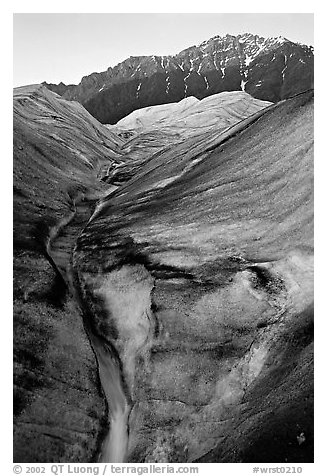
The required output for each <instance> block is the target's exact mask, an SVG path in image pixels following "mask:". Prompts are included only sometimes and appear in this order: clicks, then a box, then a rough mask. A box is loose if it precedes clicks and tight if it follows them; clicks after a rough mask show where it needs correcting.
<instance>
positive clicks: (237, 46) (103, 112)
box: [47, 33, 313, 124]
mask: <svg viewBox="0 0 327 476" xmlns="http://www.w3.org/2000/svg"><path fill="white" fill-rule="evenodd" d="M312 83H313V52H312V48H311V47H308V46H305V45H300V44H298V43H294V42H292V41H289V40H288V39H287V38H284V37H275V38H264V37H261V36H258V35H253V34H251V33H243V34H240V35H237V36H233V35H225V36H219V35H217V36H214V37H212V38H210V39H209V40H206V41H203V42H202V43H200V44H199V45H193V46H191V47H189V48H186V49H184V50H182V51H181V52H179V53H177V54H175V55H167V56H157V55H151V56H130V57H129V58H128V59H126V60H125V61H123V62H121V63H119V64H117V65H116V66H114V67H109V68H108V69H107V70H106V71H104V72H102V73H92V74H91V75H89V76H84V77H83V78H82V80H81V82H80V83H79V84H78V85H77V86H74V85H70V86H67V87H66V89H65V87H63V86H64V85H60V88H59V86H57V85H47V86H48V87H49V88H50V89H52V90H54V91H55V92H58V93H59V94H61V95H63V96H64V97H65V98H66V99H71V100H77V101H79V102H81V103H82V104H83V105H84V106H85V107H86V108H87V109H88V110H89V112H91V114H93V115H94V116H95V117H96V118H97V119H99V120H100V121H101V122H105V123H111V124H112V123H114V122H117V121H118V120H119V119H121V118H122V117H124V116H126V115H127V114H129V113H130V112H132V111H133V110H135V109H139V108H141V107H146V106H148V105H155V104H165V103H170V102H176V101H180V100H181V99H183V98H185V97H188V96H190V95H193V96H195V97H197V98H198V99H202V98H203V97H206V96H210V95H212V94H217V93H219V92H222V91H241V90H243V91H246V92H248V93H250V94H251V95H252V96H254V97H256V98H258V99H263V100H268V101H278V100H280V99H283V98H284V97H288V96H290V95H294V94H296V93H298V92H301V91H304V90H306V89H309V88H310V87H312Z"/></svg>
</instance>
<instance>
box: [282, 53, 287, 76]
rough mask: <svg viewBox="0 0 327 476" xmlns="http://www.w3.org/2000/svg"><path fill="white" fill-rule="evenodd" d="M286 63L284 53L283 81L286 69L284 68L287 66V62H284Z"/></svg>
mask: <svg viewBox="0 0 327 476" xmlns="http://www.w3.org/2000/svg"><path fill="white" fill-rule="evenodd" d="M286 63H287V57H286V55H284V65H285V66H284V68H283V70H282V77H283V81H284V79H285V70H286V68H287V64H286Z"/></svg>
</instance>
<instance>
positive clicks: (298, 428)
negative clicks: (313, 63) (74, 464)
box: [74, 92, 313, 462]
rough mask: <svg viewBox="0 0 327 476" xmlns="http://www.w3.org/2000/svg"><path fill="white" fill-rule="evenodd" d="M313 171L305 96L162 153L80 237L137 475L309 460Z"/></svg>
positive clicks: (77, 259) (85, 289) (82, 281)
mask: <svg viewBox="0 0 327 476" xmlns="http://www.w3.org/2000/svg"><path fill="white" fill-rule="evenodd" d="M312 159H313V99H312V92H307V93H304V94H301V95H299V96H296V97H294V98H292V99H289V100H287V101H285V102H282V103H280V104H278V105H277V106H274V107H271V108H268V109H267V110H266V111H264V112H259V113H258V114H256V115H255V117H254V118H252V119H250V120H246V121H245V122H244V123H243V124H242V123H241V124H239V125H237V126H234V127H232V128H231V129H230V130H229V131H228V132H226V133H224V134H223V135H222V136H220V139H219V138H217V137H215V139H212V140H211V142H210V140H209V141H205V139H204V138H202V139H201V140H197V139H196V138H195V139H189V140H186V141H184V142H183V143H181V144H177V145H175V146H174V147H172V148H171V149H166V150H164V151H162V152H161V153H160V154H156V155H155V156H154V157H153V158H152V159H151V160H149V161H148V162H147V163H146V164H145V165H144V167H143V168H142V171H141V172H140V173H138V174H137V175H136V176H135V177H134V178H132V179H131V180H130V181H129V182H128V183H127V184H126V185H124V186H122V187H121V188H120V189H119V190H117V191H116V192H115V194H114V195H113V196H111V197H109V198H108V199H103V200H102V205H101V206H99V207H98V208H97V212H96V214H95V215H94V216H93V218H92V220H91V221H90V222H89V224H88V225H87V226H86V228H85V229H84V231H83V232H82V234H81V235H80V237H79V239H78V242H77V246H76V248H75V252H74V270H75V272H76V274H77V278H78V282H79V285H80V289H81V292H82V299H83V300H84V301H83V302H87V303H88V304H89V308H90V312H91V313H92V314H93V324H94V327H95V329H97V332H98V333H99V335H102V336H103V337H104V338H106V339H109V341H110V342H111V343H112V345H113V346H114V348H115V350H116V352H117V353H118V356H119V360H120V364H121V366H122V377H123V385H124V388H125V394H126V395H127V396H128V398H129V399H130V402H131V408H132V409H131V413H130V417H129V429H130V434H129V442H128V451H127V460H128V461H138V462H142V461H194V460H200V461H235V462H239V461H265V462H271V461H278V462H285V461H288V462H295V461H298V462H299V461H312V459H313V443H312V441H313V431H312V423H313V422H312V385H313V374H312V339H313V335H312V318H313V308H312V303H313V290H312V283H313V269H312V246H313V242H312V238H313V236H312V235H313V206H312V169H313V161H312ZM100 310H101V312H99V311H100Z"/></svg>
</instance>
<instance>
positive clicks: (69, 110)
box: [14, 85, 121, 462]
mask: <svg viewBox="0 0 327 476" xmlns="http://www.w3.org/2000/svg"><path fill="white" fill-rule="evenodd" d="M120 145H121V140H120V139H119V137H117V136H116V135H115V134H113V133H112V132H110V131H108V130H107V129H106V128H105V127H103V126H102V125H101V124H99V123H98V122H97V121H96V120H95V119H94V118H93V117H92V116H90V115H89V114H88V113H87V111H85V110H84V108H83V107H82V106H81V105H80V104H78V103H72V102H68V101H65V100H63V99H62V98H60V97H59V96H57V95H55V94H54V93H52V92H50V91H49V90H47V89H46V88H45V87H42V86H38V85H36V86H29V87H24V88H17V89H15V90H14V461H16V462H67V461H76V462H77V461H79V462H85V461H91V460H92V459H94V458H96V457H97V454H98V451H99V447H100V443H101V440H102V432H103V429H104V427H105V426H106V424H107V423H106V421H107V411H106V406H105V399H104V397H103V394H102V390H101V387H100V382H99V380H98V374H97V365H96V359H95V356H94V353H93V352H92V349H91V346H90V342H89V340H88V339H87V336H86V333H85V330H84V327H83V321H82V318H81V315H80V313H79V310H78V306H76V303H75V302H74V300H73V298H72V296H71V291H72V290H71V288H69V283H70V258H71V253H72V248H73V246H74V244H75V241H76V238H77V236H78V234H79V233H80V231H81V229H82V228H83V227H84V226H85V225H86V223H87V221H88V220H89V218H90V216H91V215H92V213H93V209H94V206H95V202H96V200H97V199H98V198H99V197H100V196H101V195H103V194H107V193H108V192H109V191H110V187H109V188H108V186H107V185H105V184H104V183H101V182H99V180H98V175H99V174H101V170H102V168H103V167H104V168H108V167H109V166H111V165H112V166H113V165H114V164H115V163H119V162H120V161H121V154H120V152H119V148H120Z"/></svg>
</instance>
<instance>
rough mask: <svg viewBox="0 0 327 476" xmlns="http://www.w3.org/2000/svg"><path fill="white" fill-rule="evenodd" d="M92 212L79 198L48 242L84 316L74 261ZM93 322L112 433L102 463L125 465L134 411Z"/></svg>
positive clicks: (117, 366)
mask: <svg viewBox="0 0 327 476" xmlns="http://www.w3.org/2000/svg"><path fill="white" fill-rule="evenodd" d="M92 211H93V210H90V208H89V207H88V205H87V202H85V201H84V197H83V196H82V197H81V196H79V197H78V199H77V200H74V210H73V211H72V212H70V213H69V214H68V215H66V216H65V217H63V218H62V220H60V222H59V223H57V224H56V225H55V226H54V227H53V228H52V229H50V230H49V234H48V239H47V241H46V243H45V245H46V252H47V256H48V258H49V261H50V262H51V264H52V266H54V267H55V269H56V272H57V273H59V274H60V275H61V276H62V278H63V280H64V281H65V283H66V285H67V286H68V287H69V289H70V291H71V293H72V295H73V296H74V299H75V301H76V303H77V305H78V307H79V308H80V311H81V314H84V303H83V299H82V297H81V292H80V289H79V286H78V279H77V280H76V276H75V272H74V269H73V266H72V265H71V258H72V254H73V250H74V247H75V243H76V240H77V238H78V234H79V233H80V231H81V229H83V227H84V226H85V225H86V224H87V222H88V221H89V219H90V216H91V215H92ZM76 221H77V222H78V225H79V226H78V227H76ZM90 319H91V316H88V317H87V318H85V317H84V326H85V330H86V332H87V335H88V337H89V340H90V342H91V345H92V348H93V350H94V353H95V355H96V359H97V364H98V372H99V377H100V382H101V386H102V389H103V392H104V395H105V397H106V400H107V404H108V434H107V436H106V437H105V438H104V440H103V442H102V446H101V450H100V452H99V455H98V461H99V462H105V463H121V462H124V461H125V458H126V454H127V446H128V418H129V414H130V410H131V408H130V405H129V404H128V401H127V398H126V395H125V392H124V389H123V383H122V376H121V369H120V363H119V362H118V361H117V358H116V357H115V355H114V353H113V350H112V349H111V348H110V344H109V343H108V342H107V341H106V340H105V339H104V338H102V337H100V336H98V335H96V334H95V333H94V332H93V329H92V323H91V322H90Z"/></svg>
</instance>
